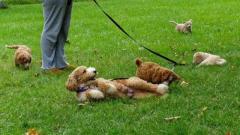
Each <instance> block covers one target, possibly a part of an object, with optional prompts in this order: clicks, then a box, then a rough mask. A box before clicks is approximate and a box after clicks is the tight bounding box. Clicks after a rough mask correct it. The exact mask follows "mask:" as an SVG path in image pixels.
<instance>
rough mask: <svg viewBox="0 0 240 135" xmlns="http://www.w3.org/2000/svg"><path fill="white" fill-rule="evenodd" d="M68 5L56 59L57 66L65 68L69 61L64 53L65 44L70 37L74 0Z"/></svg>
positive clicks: (70, 0)
mask: <svg viewBox="0 0 240 135" xmlns="http://www.w3.org/2000/svg"><path fill="white" fill-rule="evenodd" d="M67 3H68V4H67V7H66V12H65V15H64V20H63V24H62V28H61V31H60V33H59V37H58V42H57V48H56V57H55V59H54V61H55V62H56V67H57V68H65V67H67V66H68V63H67V61H66V59H65V54H64V45H65V42H66V40H67V37H68V31H69V27H70V20H71V12H72V0H68V2H67Z"/></svg>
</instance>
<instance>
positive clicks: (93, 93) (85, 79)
mask: <svg viewBox="0 0 240 135" xmlns="http://www.w3.org/2000/svg"><path fill="white" fill-rule="evenodd" d="M89 69H90V68H87V67H85V66H80V67H78V68H76V69H75V70H74V71H73V72H72V73H71V74H70V75H69V77H68V80H67V82H66V88H67V89H68V90H69V91H75V92H77V90H78V88H79V87H85V88H86V91H84V92H77V98H78V100H79V101H81V102H85V101H89V100H92V99H104V98H105V97H115V98H119V97H121V98H122V97H133V98H138V97H139V95H141V96H142V97H144V96H146V95H148V94H152V95H163V94H165V93H167V92H168V86H167V85H166V84H161V86H160V85H158V84H152V83H148V82H146V81H144V80H142V79H140V78H138V77H131V78H129V79H119V80H114V81H111V80H107V79H104V78H97V79H95V77H96V70H89ZM92 69H95V68H92ZM162 85H166V87H163V86H162Z"/></svg>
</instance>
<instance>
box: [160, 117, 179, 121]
mask: <svg viewBox="0 0 240 135" xmlns="http://www.w3.org/2000/svg"><path fill="white" fill-rule="evenodd" d="M180 118H181V116H175V117H168V118H164V120H166V121H174V120H178V119H180Z"/></svg>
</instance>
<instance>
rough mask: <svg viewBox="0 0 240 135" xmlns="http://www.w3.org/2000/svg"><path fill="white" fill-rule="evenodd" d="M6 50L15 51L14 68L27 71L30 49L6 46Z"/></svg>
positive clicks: (30, 57) (19, 46)
mask: <svg viewBox="0 0 240 135" xmlns="http://www.w3.org/2000/svg"><path fill="white" fill-rule="evenodd" d="M6 48H10V49H16V51H15V66H16V67H22V68H23V69H25V70H28V69H29V67H30V64H31V62H32V54H31V49H30V48H28V47H27V46H25V45H6Z"/></svg>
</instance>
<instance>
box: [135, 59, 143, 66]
mask: <svg viewBox="0 0 240 135" xmlns="http://www.w3.org/2000/svg"><path fill="white" fill-rule="evenodd" d="M142 63H143V61H142V60H141V59H139V58H138V59H136V65H137V66H138V67H139V66H141V65H142Z"/></svg>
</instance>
